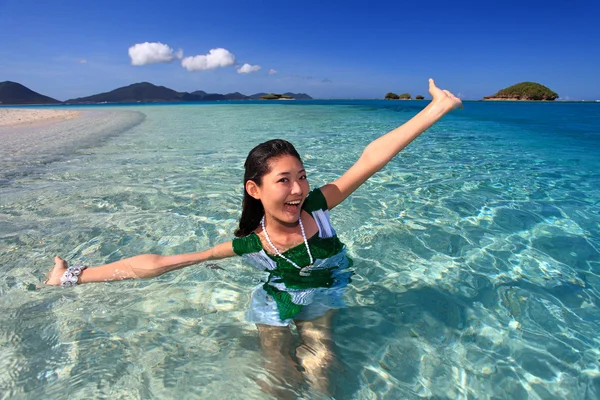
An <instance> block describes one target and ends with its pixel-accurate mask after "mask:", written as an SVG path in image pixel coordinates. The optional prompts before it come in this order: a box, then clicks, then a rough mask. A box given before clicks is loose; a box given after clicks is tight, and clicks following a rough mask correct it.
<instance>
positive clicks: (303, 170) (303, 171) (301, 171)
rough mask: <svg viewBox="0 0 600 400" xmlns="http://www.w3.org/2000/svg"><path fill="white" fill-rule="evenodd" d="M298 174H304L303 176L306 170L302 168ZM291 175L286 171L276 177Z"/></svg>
mask: <svg viewBox="0 0 600 400" xmlns="http://www.w3.org/2000/svg"><path fill="white" fill-rule="evenodd" d="M298 173H299V174H302V173H304V174H305V173H306V170H305V169H304V168H302V169H301V170H300V171H298ZM291 174H292V173H291V172H287V171H286V172H280V173H278V174H277V175H276V176H279V175H291Z"/></svg>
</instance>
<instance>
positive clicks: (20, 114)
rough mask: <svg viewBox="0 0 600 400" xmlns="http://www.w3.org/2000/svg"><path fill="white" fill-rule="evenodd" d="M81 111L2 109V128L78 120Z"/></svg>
mask: <svg viewBox="0 0 600 400" xmlns="http://www.w3.org/2000/svg"><path fill="white" fill-rule="evenodd" d="M79 114H80V113H79V111H70V110H54V109H48V110H44V109H39V108H38V109H36V108H0V126H13V125H23V124H32V123H38V122H52V121H63V120H66V119H72V118H77V117H78V116H79Z"/></svg>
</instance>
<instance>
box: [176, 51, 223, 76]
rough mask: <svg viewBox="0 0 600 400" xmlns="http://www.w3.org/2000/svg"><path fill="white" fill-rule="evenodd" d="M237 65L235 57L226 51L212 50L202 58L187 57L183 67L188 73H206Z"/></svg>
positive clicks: (182, 61) (183, 61) (182, 64)
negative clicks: (205, 71) (208, 70)
mask: <svg viewBox="0 0 600 400" xmlns="http://www.w3.org/2000/svg"><path fill="white" fill-rule="evenodd" d="M233 64H235V56H234V55H233V54H231V53H230V52H229V51H228V50H226V49H221V48H218V49H212V50H211V51H210V52H209V53H208V54H206V55H202V56H194V57H186V58H184V59H183V60H181V66H182V67H184V68H185V69H187V70H188V71H204V70H207V69H214V68H222V67H229V66H231V65H233Z"/></svg>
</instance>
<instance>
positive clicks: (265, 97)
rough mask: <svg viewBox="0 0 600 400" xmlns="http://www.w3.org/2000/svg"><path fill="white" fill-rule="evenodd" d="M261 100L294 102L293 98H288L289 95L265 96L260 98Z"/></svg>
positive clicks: (274, 94) (270, 94)
mask: <svg viewBox="0 0 600 400" xmlns="http://www.w3.org/2000/svg"><path fill="white" fill-rule="evenodd" d="M260 99H261V100H294V98H293V97H292V96H288V95H287V94H276V93H269V94H265V95H263V96H260Z"/></svg>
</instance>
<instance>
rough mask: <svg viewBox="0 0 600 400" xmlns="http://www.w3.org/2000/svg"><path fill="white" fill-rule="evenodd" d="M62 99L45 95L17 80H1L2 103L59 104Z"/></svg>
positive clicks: (0, 99)
mask: <svg viewBox="0 0 600 400" xmlns="http://www.w3.org/2000/svg"><path fill="white" fill-rule="evenodd" d="M59 103H60V101H58V100H56V99H53V98H52V97H48V96H44V95H42V94H39V93H37V92H34V91H33V90H31V89H29V88H27V87H25V86H23V85H21V84H20V83H17V82H11V81H5V82H0V104H59Z"/></svg>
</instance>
